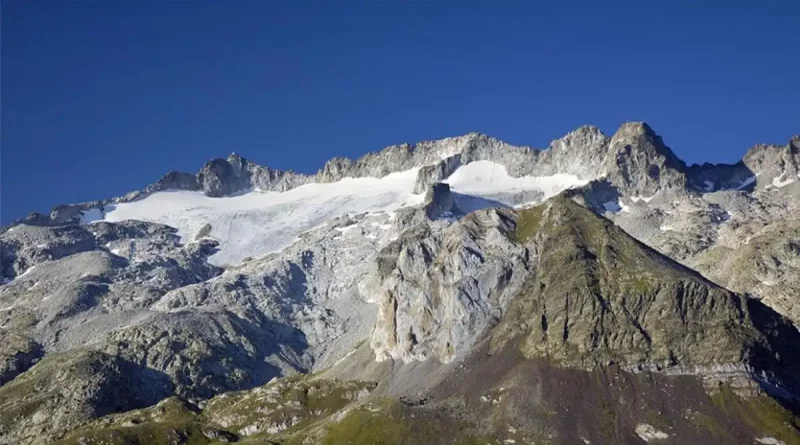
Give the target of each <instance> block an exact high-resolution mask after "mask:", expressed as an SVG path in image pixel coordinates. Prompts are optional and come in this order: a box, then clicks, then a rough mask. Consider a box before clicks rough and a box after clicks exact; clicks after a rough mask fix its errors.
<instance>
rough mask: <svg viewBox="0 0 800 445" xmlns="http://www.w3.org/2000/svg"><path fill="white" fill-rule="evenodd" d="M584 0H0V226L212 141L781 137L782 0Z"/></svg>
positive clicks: (259, 151) (200, 152)
mask: <svg viewBox="0 0 800 445" xmlns="http://www.w3.org/2000/svg"><path fill="white" fill-rule="evenodd" d="M593 3H594V4H595V5H593ZM596 3H600V2H591V3H589V2H586V3H578V2H563V3H561V2H535V3H521V2H513V3H512V2H508V3H488V2H487V3H477V2H470V3H456V2H407V3H399V2H398V3H367V2H333V1H332V2H327V3H280V2H269V1H252V2H250V1H248V2H245V1H239V2H225V3H223V2H211V1H206V2H117V1H114V2H111V1H81V2H68V3H57V2H39V1H22V0H10V1H6V0H2V11H0V13H1V14H2V67H1V69H2V91H1V92H0V93H1V94H2V104H1V105H2V110H1V111H2V141H1V142H2V158H0V160H1V162H2V164H1V165H2V215H0V216H1V218H2V222H3V223H8V222H10V221H12V220H13V219H16V218H19V217H22V216H24V215H25V214H27V213H28V212H30V211H48V210H49V208H50V207H51V206H53V205H56V204H59V203H70V202H79V201H85V200H91V199H100V198H105V197H111V196H116V195H121V194H123V193H125V192H128V191H130V190H134V189H138V188H140V187H142V186H144V185H146V184H148V183H152V182H154V181H156V180H157V179H159V178H160V177H161V176H162V175H163V174H164V173H166V172H167V171H168V170H184V171H190V172H194V171H196V170H197V169H198V168H199V167H200V166H201V165H202V164H203V163H204V162H205V161H206V160H207V159H210V158H212V157H224V156H226V155H227V154H228V153H230V152H232V151H236V152H238V153H241V154H242V155H243V156H245V157H247V158H250V159H252V160H254V161H257V162H259V163H261V164H267V165H270V166H272V167H276V168H283V169H287V168H292V169H295V170H299V171H303V172H313V171H315V170H316V169H317V168H319V167H320V166H321V165H322V164H323V163H324V162H325V160H326V159H328V158H330V157H331V156H334V155H342V156H350V157H356V156H358V155H361V154H363V153H365V152H367V151H372V150H376V149H379V148H381V147H383V146H385V145H390V144H394V143H400V142H404V141H408V142H415V141H418V140H424V139H432V138H440V137H445V136H451V135H458V134H463V133H466V132H469V131H480V132H483V133H487V134H490V135H492V136H496V137H498V138H500V139H504V140H506V141H508V142H511V143H515V144H524V145H533V146H535V147H546V146H547V144H548V143H549V141H550V140H552V139H555V138H557V137H560V136H561V135H563V134H564V133H566V132H568V131H570V130H572V129H574V128H576V127H578V126H580V125H582V124H594V125H597V126H599V127H600V128H601V129H603V131H605V132H606V133H612V132H613V131H614V130H615V129H616V128H617V127H618V126H619V124H620V123H622V122H624V121H627V120H644V121H647V122H649V123H650V124H651V125H652V126H653V127H654V128H655V129H656V131H657V132H659V133H660V134H661V135H662V136H664V138H665V140H666V142H667V143H668V144H669V145H670V146H672V147H673V149H674V150H675V152H676V153H677V154H678V155H679V156H681V157H682V158H683V159H685V160H686V161H687V162H702V161H712V162H735V161H736V160H738V159H739V158H740V157H741V155H742V154H743V153H744V152H745V151H746V149H747V148H749V147H750V146H752V145H753V144H755V143H759V142H769V143H780V144H783V143H785V142H786V141H787V140H788V139H789V137H790V135H792V134H795V133H800V77H799V76H800V74H799V73H800V25H798V24H799V23H800V2H798V1H786V2H783V3H776V2H746V3H747V4H749V6H735V5H734V2H726V3H720V5H726V6H724V7H722V6H715V7H713V8H712V7H709V6H698V5H694V4H693V3H700V2H691V3H690V2H681V3H678V4H675V3H673V6H667V5H666V3H667V2H663V3H664V5H661V6H659V7H657V8H653V7H652V5H650V4H651V3H654V2H639V3H627V4H624V5H619V6H615V7H609V6H608V5H604V6H602V7H599V6H597V5H596ZM603 3H605V2H603Z"/></svg>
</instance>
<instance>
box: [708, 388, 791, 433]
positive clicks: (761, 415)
mask: <svg viewBox="0 0 800 445" xmlns="http://www.w3.org/2000/svg"><path fill="white" fill-rule="evenodd" d="M711 401H712V402H713V403H714V405H716V406H717V407H718V408H719V409H721V410H722V411H724V412H725V413H726V414H728V415H731V416H734V417H736V418H739V419H742V420H743V421H745V422H746V423H747V424H748V425H749V426H750V427H751V428H753V429H754V430H756V431H758V432H759V433H762V434H764V436H769V437H774V438H776V439H779V440H782V441H783V442H785V443H786V445H800V417H798V416H797V415H795V414H793V413H792V412H790V411H789V410H787V409H786V408H784V407H782V406H781V405H780V404H778V402H776V401H775V400H773V399H771V398H769V397H765V396H757V397H751V398H746V399H745V398H742V397H739V396H738V395H737V394H736V393H734V392H733V390H732V389H731V388H730V387H729V386H727V385H723V386H720V388H719V389H718V390H717V391H715V392H714V393H713V394H712V395H711Z"/></svg>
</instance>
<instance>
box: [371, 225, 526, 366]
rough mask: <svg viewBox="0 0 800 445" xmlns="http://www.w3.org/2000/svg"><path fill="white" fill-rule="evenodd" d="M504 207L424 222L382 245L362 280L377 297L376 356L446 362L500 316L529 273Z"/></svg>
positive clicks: (379, 358)
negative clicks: (442, 223)
mask: <svg viewBox="0 0 800 445" xmlns="http://www.w3.org/2000/svg"><path fill="white" fill-rule="evenodd" d="M514 229H515V225H514V219H513V217H512V216H511V214H509V213H508V212H506V211H502V210H486V211H480V212H475V213H472V214H469V215H467V216H466V217H464V218H463V219H461V220H459V221H458V222H457V223H455V224H453V225H451V226H449V227H447V228H444V229H441V230H437V229H436V228H435V227H433V228H432V227H430V226H429V225H426V224H423V225H420V226H418V227H417V228H415V229H413V230H411V231H409V232H406V233H405V234H403V235H402V236H401V237H400V238H398V239H397V240H396V241H394V242H392V243H391V244H389V245H388V246H387V247H385V248H384V249H383V250H381V253H380V255H379V257H378V260H377V265H376V267H375V269H374V270H373V271H372V272H371V275H370V276H368V277H367V278H366V280H365V281H366V282H368V283H371V284H367V285H363V286H361V291H362V293H369V294H370V297H369V298H372V299H374V300H377V302H378V305H379V309H378V320H377V323H376V325H375V330H374V331H373V333H372V338H371V340H370V345H371V346H372V348H373V349H374V350H375V354H376V357H377V358H378V360H384V359H387V358H392V359H399V360H405V361H410V360H426V359H428V358H436V359H439V360H441V361H444V362H447V361H450V360H452V359H453V358H455V357H456V356H458V355H459V354H463V353H464V352H466V351H468V350H469V349H470V347H471V346H472V345H473V344H474V342H475V340H476V339H477V338H478V337H479V336H480V335H481V334H483V333H484V332H485V331H486V329H488V328H489V327H490V326H491V325H492V324H493V323H495V322H496V320H497V319H498V318H499V317H500V316H501V314H502V312H503V309H504V307H505V306H506V304H507V303H508V301H509V299H510V298H511V297H512V296H513V295H514V294H515V293H516V292H517V291H518V289H519V286H520V284H521V283H522V281H523V280H524V277H525V275H526V263H527V261H528V257H527V251H526V250H525V249H524V248H523V247H521V246H519V245H516V244H515V243H514V241H513V233H514Z"/></svg>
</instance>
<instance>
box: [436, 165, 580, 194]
mask: <svg viewBox="0 0 800 445" xmlns="http://www.w3.org/2000/svg"><path fill="white" fill-rule="evenodd" d="M443 182H445V183H446V184H449V185H450V188H451V189H452V190H453V191H455V192H458V193H463V194H467V195H476V196H483V197H487V196H492V195H498V194H506V193H515V192H526V191H538V192H540V193H542V195H543V197H542V199H543V200H546V199H549V198H551V197H553V196H555V195H557V194H559V193H561V192H563V191H564V190H567V189H570V188H575V187H580V186H583V185H586V184H587V183H588V182H589V181H586V180H583V179H580V178H578V177H577V176H575V175H568V174H564V173H557V174H555V175H551V176H523V177H520V178H515V177H513V176H511V175H509V174H508V171H507V170H506V167H505V166H504V165H501V164H497V163H494V162H491V161H475V162H471V163H469V164H467V165H464V166H461V167H459V168H458V169H457V170H456V171H455V172H454V173H453V174H452V175H450V177H448V178H447V179H446V180H445V181H443Z"/></svg>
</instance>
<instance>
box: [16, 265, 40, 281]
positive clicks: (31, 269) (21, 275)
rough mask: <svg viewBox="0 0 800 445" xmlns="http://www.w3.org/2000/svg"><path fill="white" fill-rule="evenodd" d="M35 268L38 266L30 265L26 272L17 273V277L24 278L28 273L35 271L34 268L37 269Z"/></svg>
mask: <svg viewBox="0 0 800 445" xmlns="http://www.w3.org/2000/svg"><path fill="white" fill-rule="evenodd" d="M35 268H36V266H31V267H29V268H28V269H27V270H25V272H22V274H20V275H17V279H19V278H22V277H24V276H25V275H28V274H29V273H31V272H32V271H33V269H35Z"/></svg>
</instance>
